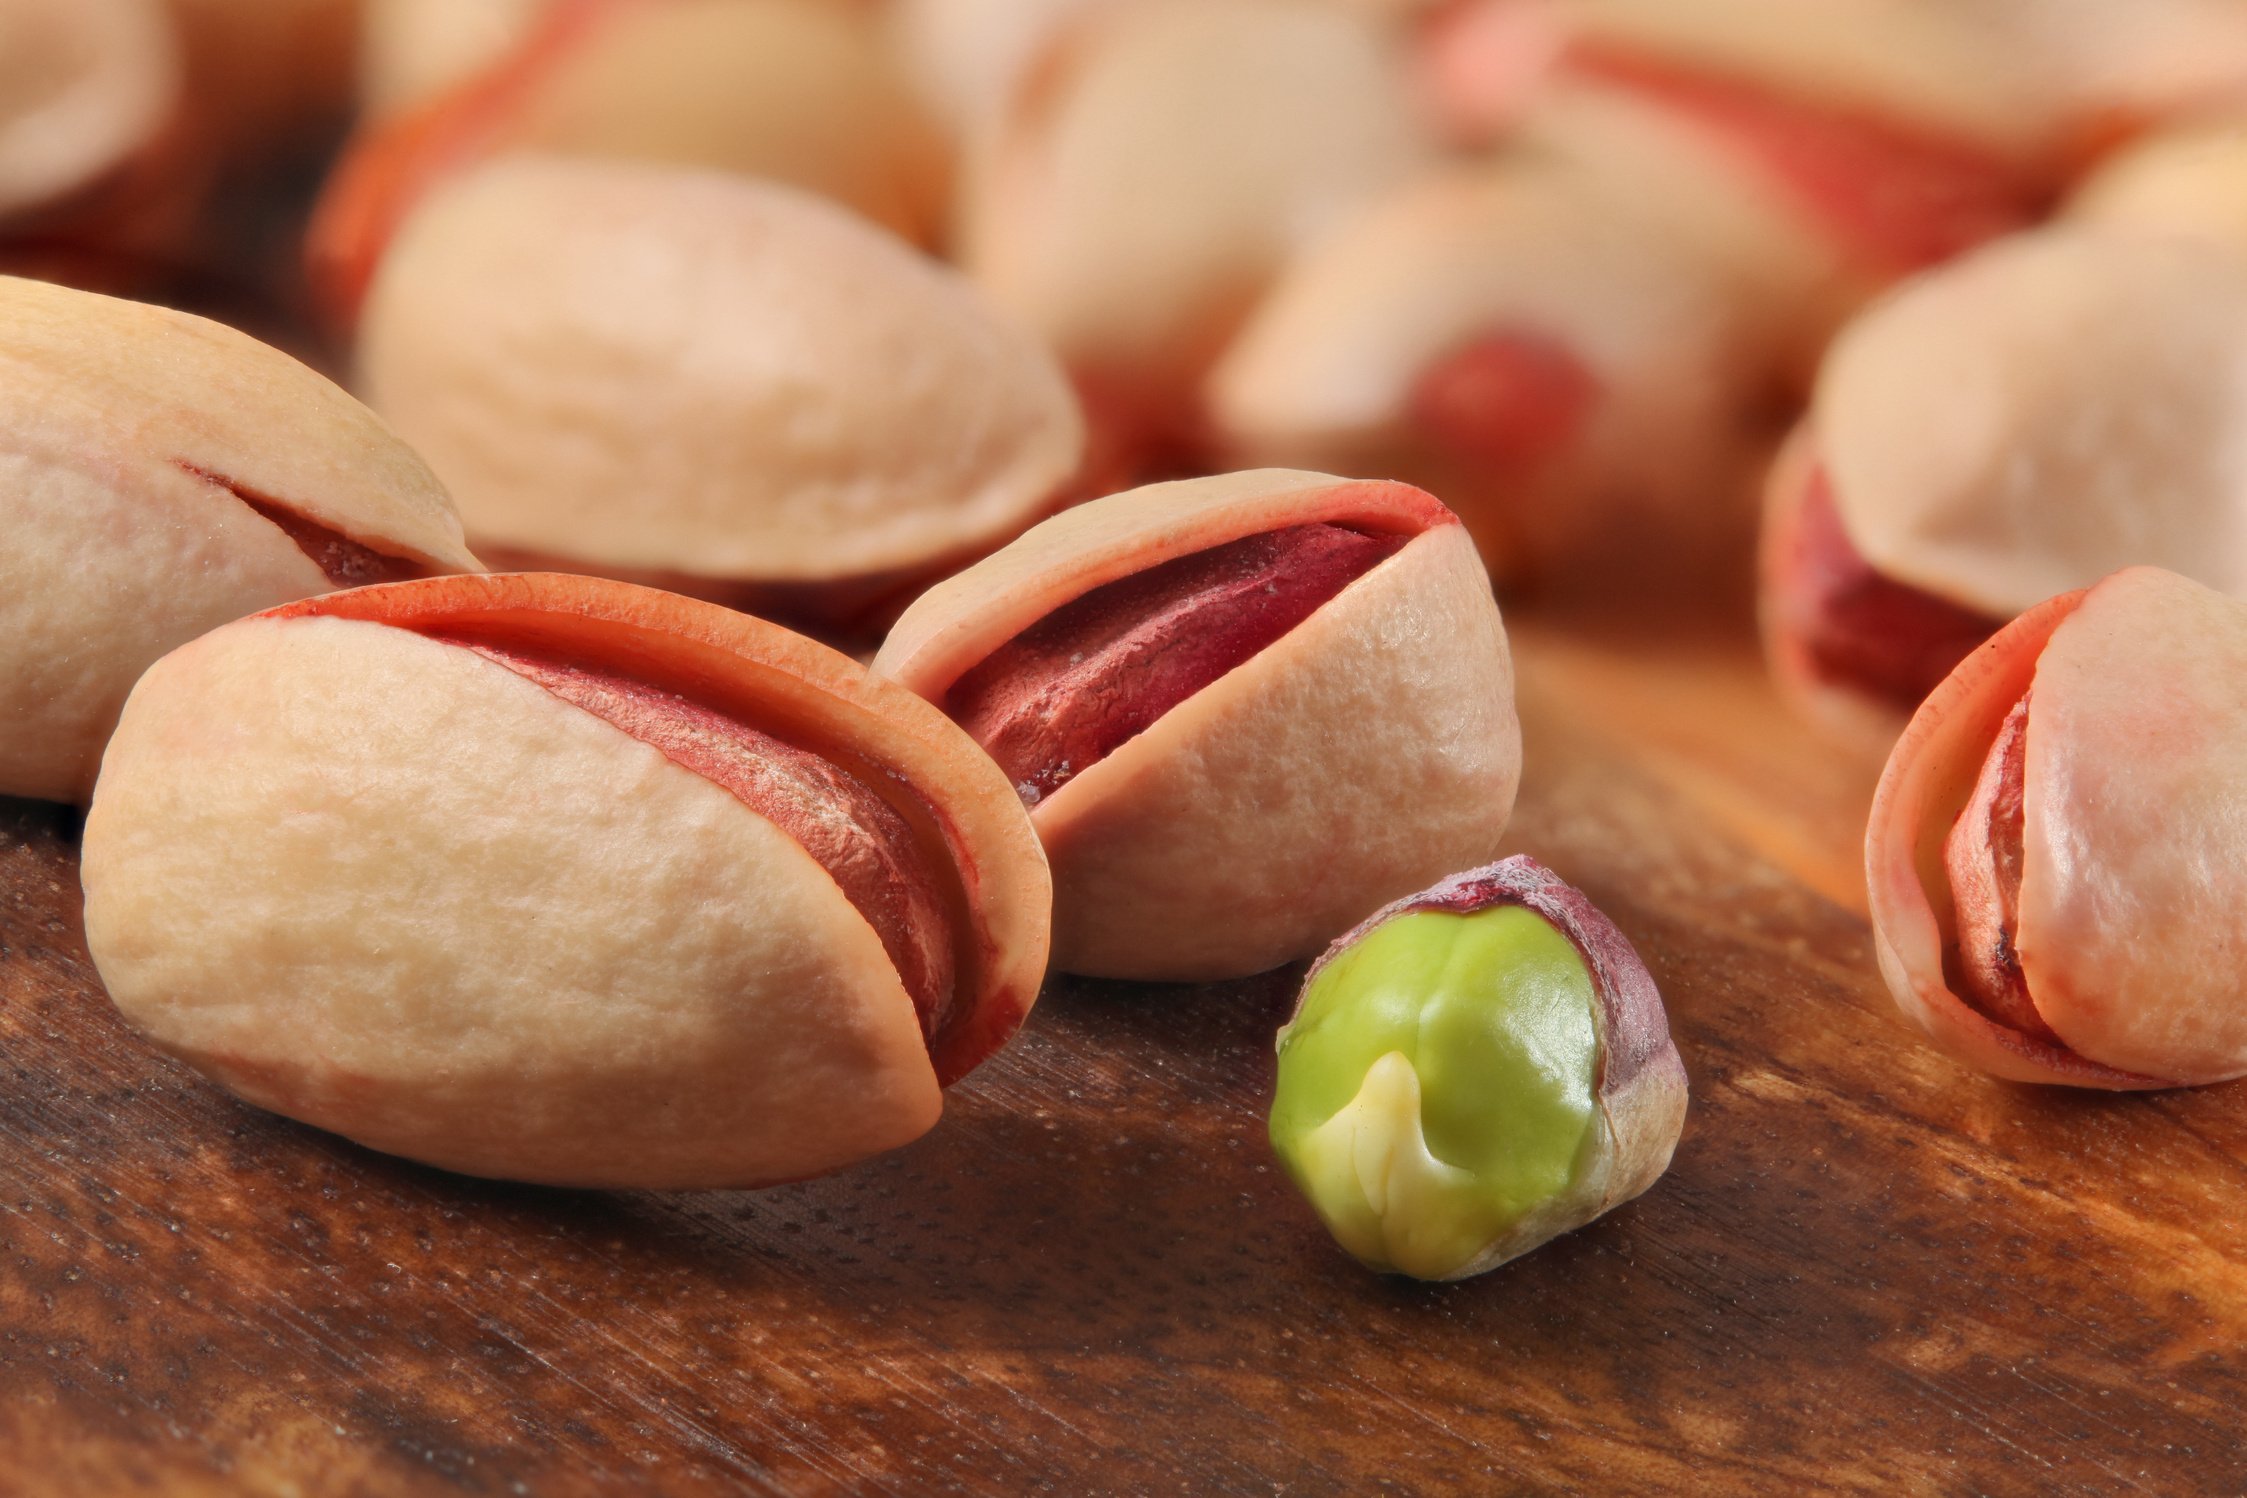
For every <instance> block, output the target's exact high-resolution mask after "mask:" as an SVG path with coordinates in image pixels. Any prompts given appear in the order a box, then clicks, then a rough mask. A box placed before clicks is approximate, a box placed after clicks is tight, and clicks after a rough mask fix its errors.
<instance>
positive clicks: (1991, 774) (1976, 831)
mask: <svg viewBox="0 0 2247 1498" xmlns="http://www.w3.org/2000/svg"><path fill="white" fill-rule="evenodd" d="M2028 739H2029V700H2028V698H2027V697H2025V696H2024V697H2023V698H2022V699H2021V700H2020V701H2019V702H2018V703H2017V704H2015V705H2014V708H2013V711H2012V712H2011V713H2009V714H2008V715H2007V716H2006V719H2005V723H2004V726H2003V727H2001V728H2000V729H1998V731H1997V740H1996V742H1995V743H1994V744H1992V745H1991V746H1990V753H1989V758H1988V760H1986V761H1985V762H1984V763H1983V765H1982V773H1981V777H1980V778H1979V779H1978V780H1976V781H1975V783H1974V795H1973V799H1971V800H1969V801H1968V802H1967V803H1966V809H1965V810H1964V811H1962V812H1960V813H1959V815H1958V821H1957V823H1956V824H1955V825H1953V826H1952V828H1951V833H1950V836H1949V837H1948V838H1946V839H1945V840H1944V842H1943V865H1944V868H1945V869H1946V871H1947V872H1948V873H1949V875H1950V882H1951V898H1952V900H1953V902H1954V903H1955V905H1956V908H1957V913H1958V972H1957V973H1956V975H1955V977H1956V978H1957V980H1958V981H1957V986H1958V988H1959V989H1960V991H1961V994H1962V996H1963V997H1964V998H1965V999H1966V1000H1967V1001H1968V1002H1969V1003H1971V1004H1972V1005H1973V1006H1974V1007H1975V1008H1976V1009H1979V1010H1980V1011H1981V1012H1982V1013H1983V1014H1985V1015H1987V1016H1988V1017H1989V1018H1991V1019H1993V1020H1996V1021H1997V1022H1998V1023H1999V1024H2001V1025H2005V1026H2007V1027H2009V1028H2011V1029H2015V1030H2019V1031H2021V1032H2022V1033H2023V1034H2026V1035H2033V1036H2035V1037H2036V1038H2037V1039H2039V1040H2046V1041H2050V1042H2052V1043H2053V1044H2055V1045H2057V1044H2059V1043H2060V1041H2059V1037H2058V1036H2057V1035H2055V1034H2053V1033H2052V1028H2051V1026H2049V1025H2047V1024H2045V1022H2044V1016H2043V1015H2041V1014H2039V1013H2037V1011H2036V1002H2035V1000H2033V999H2032V998H2030V997H2029V985H2028V979H2027V977H2026V975H2024V974H2023V973H2022V971H2021V954H2020V949H2019V945H2018V935H2019V932H2020V927H2021V850H2022V845H2023V818H2024V816H2025V815H2026V808H2025V805H2024V799H2023V798H2024V787H2025V785H2026V775H2027V768H2028Z"/></svg>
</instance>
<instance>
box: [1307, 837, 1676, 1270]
mask: <svg viewBox="0 0 2247 1498" xmlns="http://www.w3.org/2000/svg"><path fill="white" fill-rule="evenodd" d="M1685 1107H1686V1079H1685V1065H1684V1063H1683V1062H1682V1061H1681V1060H1680V1059H1679V1058H1678V1053H1677V1047H1676V1045H1675V1044H1673V1043H1672V1041H1671V1039H1670V1031H1669V1021H1668V1018H1667V1016H1666V1015H1665V1014H1664V1013H1663V1009H1662V997H1661V995H1660V994H1659V993H1658V992H1657V991H1656V990H1655V987H1654V980H1653V979H1652V978H1650V977H1649V976H1648V975H1647V972H1646V967H1645V965H1644V964H1643V963H1641V962H1640V961H1639V958H1638V954H1637V952H1635V951H1634V950H1632V948H1631V944H1630V942H1629V940H1628V939H1626V938H1625V937H1624V936H1623V934H1622V933H1621V932H1620V931H1618V930H1616V929H1615V925H1614V923H1613V922H1611V921H1609V920H1608V919H1607V917H1606V916H1605V915H1603V914H1601V913H1600V911H1599V910H1598V908H1597V907H1595V906H1594V905H1593V904H1592V903H1591V901H1589V900H1587V899H1586V898H1585V897H1584V895H1583V894H1582V893H1581V892H1580V891H1578V890H1576V889H1573V888H1571V887H1570V886H1569V885H1567V884H1565V883H1563V882H1562V881H1561V880H1560V879H1559V878H1558V877H1557V876H1556V875H1555V874H1554V873H1553V872H1552V871H1551V870H1550V869H1547V868H1545V867H1544V866H1543V865H1542V864H1539V863H1538V862H1536V861H1535V860H1534V859H1530V858H1522V857H1515V858H1509V859H1506V860H1505V861H1504V862H1502V863H1497V864H1493V865H1491V866H1489V867H1487V868H1481V869H1475V870H1471V871H1469V872H1467V873H1464V874H1457V875H1454V876H1452V877H1451V878H1449V879H1445V880H1443V881H1442V882H1441V883H1439V884H1437V885H1436V886H1435V887H1434V888H1432V889H1429V890H1427V891H1425V892H1423V893H1421V894H1417V895H1413V896H1410V897H1408V898H1406V899H1403V900H1399V901H1397V902H1396V903H1395V904H1393V905H1390V906H1388V907H1386V908H1384V909H1383V910H1381V911H1380V912H1378V913H1377V914H1375V915H1374V916H1373V917H1371V918H1370V919H1368V920H1367V921H1366V922H1365V923H1364V924H1362V925H1360V926H1359V927H1358V928H1357V929H1356V930H1354V931H1352V932H1350V933H1349V934H1348V935H1346V936H1344V937H1342V938H1341V939H1339V940H1338V941H1336V942H1335V943H1334V945H1333V946H1331V947H1329V948H1328V949H1327V951H1326V954H1325V955H1324V956H1322V957H1321V958H1319V960H1318V961H1317V962H1316V963H1315V964H1313V966H1312V968H1311V971H1310V973H1309V975H1308V976H1307V977H1306V978H1305V979H1304V982H1303V992H1302V996H1301V998H1300V999H1299V1000H1298V1001H1297V1005H1296V1011H1295V1016H1294V1018H1293V1019H1292V1020H1291V1021H1290V1022H1289V1023H1288V1025H1287V1026H1286V1027H1285V1028H1283V1029H1282V1030H1281V1031H1280V1035H1279V1083H1278V1090H1277V1092H1276V1094H1275V1096H1274V1097H1273V1100H1272V1116H1271V1137H1272V1148H1273V1149H1274V1151H1275V1152H1276V1153H1277V1154H1278V1155H1279V1157H1280V1163H1281V1164H1282V1165H1284V1166H1285V1167H1286V1169H1287V1172H1288V1175H1289V1176H1290V1178H1292V1179H1293V1180H1294V1182H1295V1184H1296V1186H1297V1187H1298V1188H1299V1189H1300V1190H1301V1191H1302V1192H1303V1194H1304V1196H1305V1197H1306V1198H1307V1199H1308V1200H1309V1201H1310V1203H1311V1205H1312V1207H1313V1208H1314V1209H1316V1210H1317V1212H1318V1214H1319V1216H1320V1218H1321V1219H1322V1220H1324V1221H1325V1223H1326V1225H1327V1227H1328V1228H1329V1229H1330V1230H1331V1231H1332V1232H1333V1234H1334V1236H1335V1238H1336V1240H1337V1241H1338V1242H1340V1243H1341V1245H1342V1246H1343V1247H1344V1248H1346V1249H1348V1250H1349V1251H1350V1253H1351V1254H1353V1255H1354V1256H1356V1257H1357V1258H1358V1259H1359V1260H1360V1261H1362V1262H1363V1263H1365V1264H1366V1265H1367V1266H1368V1267H1370V1268H1373V1269H1380V1270H1387V1271H1391V1272H1394V1273H1398V1274H1408V1275H1412V1276H1413V1277H1415V1278H1418V1279H1431V1280H1452V1279H1463V1278H1465V1277H1466V1276H1468V1275H1473V1274H1480V1273H1482V1272H1483V1271H1484V1270H1487V1269H1492V1268H1495V1267H1496V1266H1498V1265H1500V1264H1503V1263H1505V1262H1506V1261H1507V1260H1509V1259H1513V1258H1517V1257H1519V1256H1520V1255H1522V1254H1525V1253H1527V1252H1529V1251H1530V1250H1531V1249H1533V1248H1536V1247H1537V1246H1539V1245H1540V1244H1543V1243H1545V1242H1547V1241H1549V1240H1551V1239H1553V1238H1556V1237H1558V1236H1560V1235H1561V1234H1562V1233H1565V1232H1569V1231H1571V1230H1573V1229H1575V1228H1579V1227H1582V1226H1583V1225H1584V1224H1585V1223H1588V1222H1590V1221H1591V1220H1592V1219H1594V1218H1596V1217H1599V1216H1600V1215H1602V1214H1603V1213H1605V1212H1607V1211H1609V1210H1611V1209H1612V1208H1614V1207H1616V1206H1619V1205H1621V1204H1622V1203H1623V1202H1626V1201H1629V1200H1630V1199H1631V1198H1632V1197H1635V1196H1637V1195H1639V1194H1640V1193H1641V1192H1643V1191H1645V1190H1646V1189H1647V1187H1649V1186H1651V1185H1653V1184H1654V1182H1655V1181H1656V1179H1658V1178H1659V1177H1660V1176H1661V1174H1662V1172H1663V1171H1665V1170H1667V1169H1668V1168H1669V1164H1670V1155H1671V1152H1672V1151H1673V1150H1674V1149H1675V1148H1676V1146H1677V1139H1678V1134H1679V1132H1680V1131H1681V1130H1682V1129H1683V1128H1684V1126H1685Z"/></svg>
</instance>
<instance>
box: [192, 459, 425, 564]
mask: <svg viewBox="0 0 2247 1498" xmlns="http://www.w3.org/2000/svg"><path fill="white" fill-rule="evenodd" d="M178 466H179V467H180V468H181V469H182V470H184V471H185V472H187V473H189V474H192V475H194V476H195V477H196V478H199V479H201V480H202V481H203V482H204V483H206V484H210V485H212V486H213V487H214V488H219V489H224V490H225V491H226V492H227V493H229V494H231V495H233V496H234V497H235V498H236V499H238V500H240V501H242V503H243V504H245V505H248V506H249V507H250V508H251V509H253V510H255V511H256V512H257V513H258V515H259V517H260V518H262V519H264V520H267V521H269V522H271V523H272V524H274V525H276V526H278V527H279V528H280V529H281V532H282V534H284V535H286V536H287V537H288V538H289V539H290V540H291V541H294V542H295V543H296V547H297V550H299V551H301V552H303V553H304V554H305V556H306V557H308V558H310V559H311V562H312V565H313V566H315V567H317V568H319V569H320V572H321V575H322V576H324V577H326V578H327V580H328V582H329V583H330V584H331V585H332V586H334V587H337V588H363V587H366V586H368V585H369V584H371V583H397V582H406V581H409V580H410V579H413V578H417V577H425V576H427V575H428V569H427V568H425V567H421V566H418V565H417V564H415V563H413V562H409V561H406V560H404V559H403V558H400V557H391V556H384V555H383V554H382V553H381V552H379V551H376V550H375V549H374V548H372V547H370V546H367V545H364V544H362V543H360V542H358V541H354V540H352V539H351V538H350V537H349V536H346V535H344V534H343V533H342V532H340V531H333V530H330V529H328V528H327V527H326V526H324V525H322V524H320V523H319V522H318V521H316V520H307V519H306V518H305V517H304V516H302V515H299V514H297V513H296V512H295V511H294V510H292V509H290V508H289V507H288V506H286V505H284V504H280V503H278V502H277V501H274V500H271V499H268V498H266V497H265V496H264V495H262V494H253V493H251V492H250V491H249V490H247V489H244V488H243V487H242V486H241V485H240V484H237V483H235V482H234V481H233V480H232V479H230V478H227V477H225V476H224V475H223V474H216V473H212V472H211V471H210V470H209V469H205V468H197V467H196V466H195V465H194V464H192V463H181V464H179V465H178Z"/></svg>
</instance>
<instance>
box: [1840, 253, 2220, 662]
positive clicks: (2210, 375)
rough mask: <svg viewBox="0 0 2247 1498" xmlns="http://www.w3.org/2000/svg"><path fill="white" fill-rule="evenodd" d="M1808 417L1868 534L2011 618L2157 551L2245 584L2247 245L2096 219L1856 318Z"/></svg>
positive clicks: (1881, 563) (1944, 587)
mask: <svg viewBox="0 0 2247 1498" xmlns="http://www.w3.org/2000/svg"><path fill="white" fill-rule="evenodd" d="M1812 421H1813V423H1814V426H1815V431H1816V441H1817V447H1818V451H1819V453H1820V454H1821V456H1822V458H1823V460H1824V462H1825V464H1826V467H1827V471H1828V472H1829V473H1830V475H1831V476H1832V480H1833V486H1834V499H1835V503H1836V506H1837V507H1838V509H1839V510H1840V513H1841V517H1842V522H1843V525H1844V526H1845V527H1846V528H1847V530H1848V532H1849V535H1850V537H1851V539H1852V540H1853V541H1854V542H1855V543H1856V546H1857V549H1858V550H1859V551H1860V552H1861V553H1862V554H1863V555H1864V556H1865V558H1866V559H1867V560H1868V561H1870V562H1871V563H1872V564H1873V565H1874V566H1875V567H1877V568H1878V569H1879V570H1880V571H1881V572H1883V573H1885V574H1886V575H1887V576H1889V577H1892V578H1895V579H1897V580H1898V581H1901V582H1906V583H1909V584H1911V585H1913V586H1915V587H1918V588H1921V589H1923V590H1925V591H1927V592H1930V593H1933V594H1936V595H1937V596H1939V597H1942V598H1946V599H1949V600H1951V601H1953V602H1956V603H1960V604H1963V605H1966V606H1967V607H1970V608H1974V609H1978V610H1980V611H1982V612H1984V613H1987V614H1991V615H1994V616H1996V617H1999V618H2008V617H2011V616H2012V615H2014V614H2017V613H2019V612H2021V611H2022V610H2023V609H2026V608H2028V607H2029V606H2030V605H2032V604H2034V603H2035V602H2037V601H2038V600H2039V599H2042V598H2047V597H2050V596H2051V595H2053V594H2055V593H2060V592H2064V591H2066V590H2068V589H2070V588H2080V587H2084V586H2087V585H2089V584H2090V583H2092V582H2094V581H2096V580H2097V579H2099V578H2101V577H2103V576H2105V575H2106V574H2107V573H2109V572H2112V571H2114V570H2115V569H2116V568H2118V567H2121V566H2125V565H2129V564H2133V563H2148V564H2153V565H2158V566H2163V567H2167V568H2169V569H2171V570H2173V571H2177V572H2181V573H2184V574H2185V575H2187V576H2190V577H2195V578H2198V579H2199V580H2201V581H2203V582H2205V583H2208V584H2210V585H2211V586H2213V587H2217V588H2220V589H2222V590H2224V591H2226V592H2232V593H2241V592H2247V264H2242V263H2238V262H2235V261H2234V259H2233V258H2232V257H2229V256H2227V255H2225V254H2223V253H2221V252H2219V251H2216V250H2212V249H2209V248H2207V247H2204V246H2198V245H2191V244H2181V243H2170V242H2165V241H2161V240H2158V239H2155V238H2150V237H2139V236H2132V235H2127V234H2119V233H2114V232H2100V231H2096V230H2092V229H2085V228H2053V229H2046V230H2041V231H2038V232H2036V233H2032V234H2024V235H2019V236H2016V237H2014V238H2012V239H2010V240H2006V241H2002V242H2000V243H1998V244H1996V245H1993V246H1991V247H1989V248H1987V249H1984V250H1982V251H1979V252H1977V253H1975V254H1973V255H1971V256H1968V257H1967V258H1965V259H1963V260H1960V261H1957V262H1954V263H1953V264H1951V265H1949V266H1947V267H1945V268H1943V269H1941V270H1938V271H1935V272H1931V273H1930V274H1928V275H1927V276H1925V277H1923V278H1921V279H1920V280H1918V281H1916V282H1914V283H1912V284H1910V285H1909V286H1907V287H1905V288H1904V289H1903V290H1901V291H1900V292H1898V293H1897V294H1896V295H1895V296H1894V297H1892V298H1891V299H1890V300H1889V301H1887V302H1886V303H1884V304H1882V305H1881V306H1880V307H1878V308H1876V309H1875V310H1874V311H1872V312H1870V313H1868V314H1867V315H1866V316H1865V317H1864V318H1863V319H1861V320H1860V321H1858V322H1857V323H1856V324H1855V325H1853V326H1852V327H1851V328H1850V329H1849V330H1848V331H1847V332H1846V333H1844V334H1843V336H1842V338H1841V339H1840V341H1839V342H1838V343H1837V344H1836V346H1835V347H1834V350H1833V352H1832V354H1831V355H1830V356H1829V358H1828V360H1827V362H1826V366H1825V368H1824V370H1823V371H1822V373H1821V375H1820V377H1819V381H1818V388H1817V394H1816V398H1815V403H1814V407H1813V412H1812Z"/></svg>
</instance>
